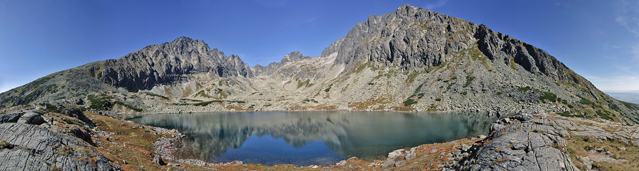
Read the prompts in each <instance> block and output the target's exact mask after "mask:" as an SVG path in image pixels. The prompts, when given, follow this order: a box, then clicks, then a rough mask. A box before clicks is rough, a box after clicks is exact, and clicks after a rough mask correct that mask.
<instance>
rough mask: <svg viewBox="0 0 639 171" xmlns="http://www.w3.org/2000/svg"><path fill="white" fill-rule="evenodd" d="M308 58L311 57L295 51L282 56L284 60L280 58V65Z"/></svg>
mask: <svg viewBox="0 0 639 171" xmlns="http://www.w3.org/2000/svg"><path fill="white" fill-rule="evenodd" d="M308 58H311V57H308V56H304V55H302V53H301V52H300V51H295V52H291V53H289V54H287V55H286V56H284V58H282V61H281V62H280V63H281V64H285V63H288V62H296V61H301V60H304V59H308Z"/></svg>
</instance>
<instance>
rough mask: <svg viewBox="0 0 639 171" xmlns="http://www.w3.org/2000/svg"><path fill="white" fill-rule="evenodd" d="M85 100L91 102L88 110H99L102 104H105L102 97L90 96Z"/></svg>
mask: <svg viewBox="0 0 639 171" xmlns="http://www.w3.org/2000/svg"><path fill="white" fill-rule="evenodd" d="M87 98H88V99H89V101H90V102H91V105H90V106H89V108H90V109H100V108H101V107H102V106H103V105H104V103H105V102H107V100H106V99H105V97H104V96H97V97H96V96H95V95H93V94H91V95H89V96H88V97H87Z"/></svg>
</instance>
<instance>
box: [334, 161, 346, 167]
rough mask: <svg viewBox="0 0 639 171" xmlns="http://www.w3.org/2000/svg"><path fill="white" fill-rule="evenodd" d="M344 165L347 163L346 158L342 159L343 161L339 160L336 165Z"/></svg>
mask: <svg viewBox="0 0 639 171" xmlns="http://www.w3.org/2000/svg"><path fill="white" fill-rule="evenodd" d="M344 165H346V160H342V161H340V162H337V163H336V164H335V166H344Z"/></svg>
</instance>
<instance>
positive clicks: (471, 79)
mask: <svg viewBox="0 0 639 171" xmlns="http://www.w3.org/2000/svg"><path fill="white" fill-rule="evenodd" d="M474 79H475V77H471V76H466V84H464V88H466V87H468V86H469V85H470V83H471V82H473V80H474Z"/></svg>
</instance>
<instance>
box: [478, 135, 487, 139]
mask: <svg viewBox="0 0 639 171" xmlns="http://www.w3.org/2000/svg"><path fill="white" fill-rule="evenodd" d="M477 138H479V139H484V138H486V136H485V135H479V136H477Z"/></svg>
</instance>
